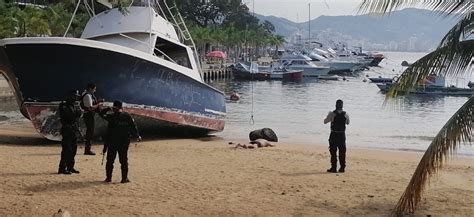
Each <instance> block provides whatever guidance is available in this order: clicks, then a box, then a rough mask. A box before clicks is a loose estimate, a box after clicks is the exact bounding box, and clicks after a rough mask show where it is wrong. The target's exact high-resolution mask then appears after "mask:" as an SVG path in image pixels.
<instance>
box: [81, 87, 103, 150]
mask: <svg viewBox="0 0 474 217" xmlns="http://www.w3.org/2000/svg"><path fill="white" fill-rule="evenodd" d="M96 90H97V86H96V85H95V84H93V83H90V84H88V85H87V87H86V90H85V91H84V92H83V93H82V100H81V107H82V109H84V117H83V118H84V123H85V125H86V136H85V137H84V140H85V141H84V143H85V148H84V154H85V155H95V153H94V152H92V150H91V140H92V137H93V136H94V125H95V120H94V118H95V113H96V112H98V111H99V110H100V106H101V101H100V100H97V98H96V97H95V95H94V93H95V91H96Z"/></svg>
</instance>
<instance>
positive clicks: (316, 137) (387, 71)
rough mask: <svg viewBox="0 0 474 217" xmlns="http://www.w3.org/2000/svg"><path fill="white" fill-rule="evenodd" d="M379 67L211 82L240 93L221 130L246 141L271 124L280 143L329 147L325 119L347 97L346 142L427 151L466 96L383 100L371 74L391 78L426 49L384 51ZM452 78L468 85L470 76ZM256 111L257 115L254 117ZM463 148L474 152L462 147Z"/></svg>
mask: <svg viewBox="0 0 474 217" xmlns="http://www.w3.org/2000/svg"><path fill="white" fill-rule="evenodd" d="M384 54H385V56H386V57H387V59H384V60H383V61H382V62H381V63H380V67H371V68H370V69H369V70H366V71H363V72H361V73H360V74H359V76H355V77H346V79H347V80H346V81H343V80H339V81H320V80H317V79H307V78H304V79H303V81H301V82H282V81H225V82H214V83H212V85H214V86H216V87H218V88H219V89H221V90H224V91H225V92H226V94H227V95H230V93H232V91H237V92H238V93H240V95H241V98H240V100H239V101H237V102H233V101H230V100H228V101H227V104H226V106H227V120H226V126H225V129H224V131H223V132H221V133H218V134H216V135H218V136H221V137H223V138H225V139H227V140H233V139H235V140H245V139H248V134H249V132H251V131H252V130H256V129H260V128H264V127H269V128H272V129H273V130H274V131H275V132H276V133H277V135H278V137H279V139H280V141H281V142H282V143H291V144H314V145H327V144H328V141H327V139H328V136H329V133H330V130H329V127H330V126H329V124H326V125H325V124H323V120H324V118H325V117H326V115H327V114H328V112H329V111H332V110H334V108H335V102H336V100H337V99H342V100H343V101H344V109H345V110H346V111H347V112H348V114H349V116H350V120H351V123H350V125H349V126H348V127H347V146H348V147H360V148H376V149H394V150H407V151H424V150H426V148H427V147H428V146H429V145H430V142H431V140H432V139H433V138H434V136H435V135H436V134H437V133H438V131H439V130H440V129H441V128H442V127H443V125H444V124H445V123H446V121H447V120H448V119H449V118H450V117H451V116H452V115H453V114H454V113H455V112H456V111H457V110H458V109H459V108H460V107H461V106H462V105H463V104H464V103H465V102H466V101H467V100H468V97H459V96H457V97H453V96H428V95H410V96H405V97H400V98H397V99H396V100H391V101H389V102H388V103H385V104H384V102H385V95H384V94H383V93H381V92H380V91H379V89H378V87H377V86H376V85H375V84H374V83H371V82H369V81H367V82H364V81H363V80H364V78H366V75H368V76H370V77H378V76H383V77H393V76H396V74H399V73H401V72H402V70H403V67H402V66H401V62H402V61H403V60H406V61H408V62H414V61H416V60H417V59H419V58H421V57H422V56H423V55H424V54H423V53H384ZM449 82H455V83H454V84H458V85H459V84H461V83H462V84H461V85H465V84H466V83H467V82H468V79H456V80H450V81H449ZM252 115H253V119H252V118H251V117H252ZM459 152H460V153H461V154H463V155H473V156H474V149H473V148H472V147H471V146H469V145H465V146H463V147H462V148H461V149H460V150H459Z"/></svg>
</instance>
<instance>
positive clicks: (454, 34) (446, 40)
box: [438, 11, 474, 49]
mask: <svg viewBox="0 0 474 217" xmlns="http://www.w3.org/2000/svg"><path fill="white" fill-rule="evenodd" d="M472 31H474V11H471V12H469V13H466V14H465V15H464V16H463V17H462V18H461V20H459V21H458V23H457V24H456V25H454V26H453V28H451V30H449V32H448V33H447V34H446V35H445V36H444V37H443V39H442V40H441V43H440V44H439V46H438V47H445V46H451V49H455V48H456V47H457V46H459V42H460V41H461V40H463V39H465V38H467V37H469V35H470V34H472ZM448 49H449V48H448Z"/></svg>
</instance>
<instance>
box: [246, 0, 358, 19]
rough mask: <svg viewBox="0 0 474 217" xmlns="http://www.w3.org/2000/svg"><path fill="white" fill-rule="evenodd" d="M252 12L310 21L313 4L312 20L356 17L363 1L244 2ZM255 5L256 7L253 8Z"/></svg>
mask: <svg viewBox="0 0 474 217" xmlns="http://www.w3.org/2000/svg"><path fill="white" fill-rule="evenodd" d="M243 2H244V3H246V4H247V5H248V7H249V9H250V12H252V10H253V9H255V13H257V14H262V15H266V16H268V15H274V16H277V17H284V18H286V19H289V20H291V21H295V22H296V21H298V22H306V21H308V14H309V13H308V12H309V8H308V3H311V19H315V18H317V17H319V16H321V15H330V16H337V15H355V14H356V13H357V7H358V6H359V4H360V3H361V2H362V0H326V1H324V0H313V1H311V0H243ZM253 3H255V7H253Z"/></svg>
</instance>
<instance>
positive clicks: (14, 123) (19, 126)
mask: <svg viewBox="0 0 474 217" xmlns="http://www.w3.org/2000/svg"><path fill="white" fill-rule="evenodd" d="M12 126H13V129H16V130H10V129H7V128H10V127H12ZM28 128H29V129H28ZM19 129H22V130H25V129H28V130H27V132H21V131H22V130H19ZM5 130H6V131H11V132H19V133H20V132H21V134H23V135H27V134H28V133H33V134H36V137H38V139H44V141H43V142H41V144H48V143H50V144H58V145H60V142H53V141H49V140H47V139H45V138H43V137H41V136H40V135H39V134H37V132H36V131H35V130H34V128H33V127H32V126H31V123H30V122H29V121H26V120H25V121H24V122H23V121H20V122H18V120H12V122H10V123H9V125H6V124H0V137H1V136H2V135H3V134H4V133H3V131H5ZM212 138H215V139H221V140H223V141H226V142H233V143H235V144H237V143H245V144H247V143H249V140H245V139H236V138H230V139H229V138H224V137H222V136H219V135H210V136H208V137H202V138H195V139H212ZM145 139H147V138H146V137H145ZM148 139H150V138H148ZM180 139H183V138H168V137H154V138H151V140H156V141H160V140H170V141H172V140H180ZM184 139H186V138H184ZM190 139H193V138H190ZM95 143H100V142H98V141H96V142H95ZM272 143H273V142H272ZM0 144H1V140H0ZM78 144H81V142H79V143H78ZM274 144H277V145H278V144H287V145H296V146H307V147H316V148H318V149H327V147H328V146H329V144H327V145H325V144H316V143H305V142H296V143H282V142H280V143H278V142H277V143H274ZM347 147H348V150H350V149H356V150H374V151H389V152H390V151H393V152H400V153H420V154H421V155H423V154H424V153H425V151H426V150H421V149H407V148H386V147H362V146H350V145H349V146H347ZM456 156H459V157H465V158H474V154H469V153H459V152H458V153H455V154H453V157H456Z"/></svg>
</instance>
